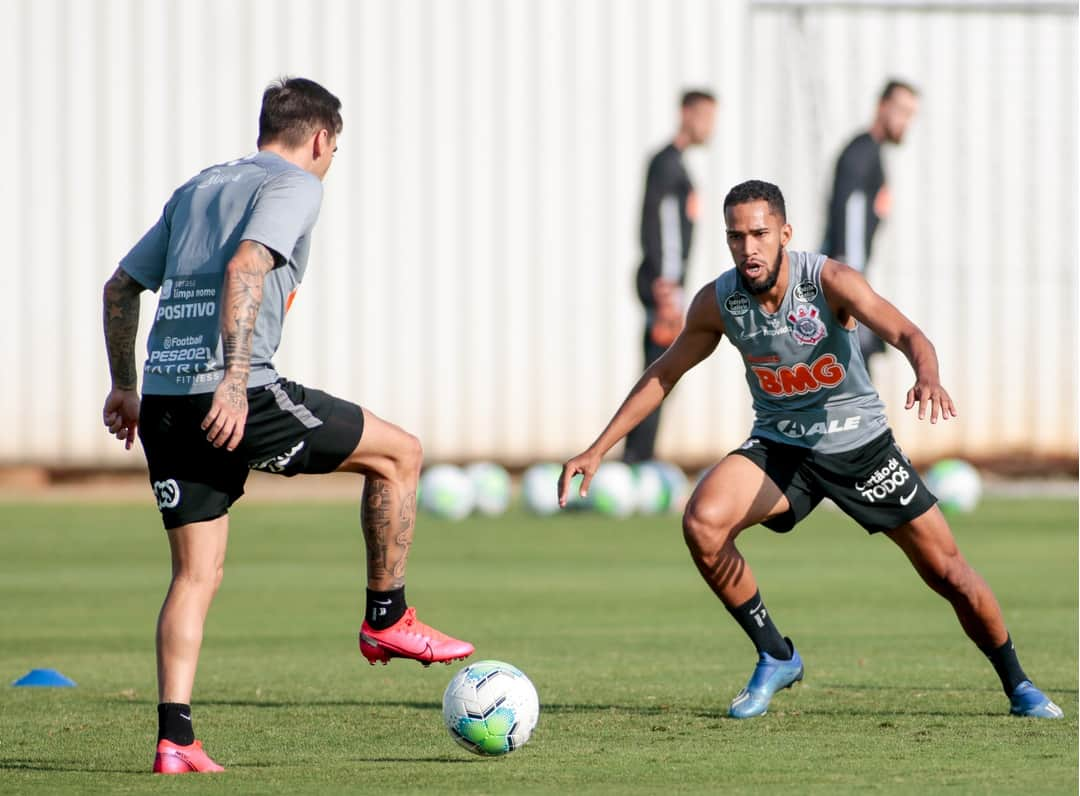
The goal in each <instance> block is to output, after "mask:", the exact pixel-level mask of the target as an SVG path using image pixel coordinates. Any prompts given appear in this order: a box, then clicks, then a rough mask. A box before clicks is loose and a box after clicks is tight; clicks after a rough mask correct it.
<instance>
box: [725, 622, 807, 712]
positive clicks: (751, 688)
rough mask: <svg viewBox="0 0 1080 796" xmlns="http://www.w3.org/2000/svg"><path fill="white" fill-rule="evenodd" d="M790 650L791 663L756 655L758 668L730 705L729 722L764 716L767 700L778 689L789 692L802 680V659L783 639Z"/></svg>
mask: <svg viewBox="0 0 1080 796" xmlns="http://www.w3.org/2000/svg"><path fill="white" fill-rule="evenodd" d="M784 641H786V642H787V645H788V647H790V648H791V660H788V661H780V660H777V659H776V658H774V657H773V656H772V655H770V654H769V653H767V652H762V653H759V654H758V664H757V666H755V667H754V673H753V674H752V675H751V676H750V682H749V683H747V684H746V688H744V689H743V690H742V691H740V692H739V695H738V696H737V697H735V699H733V700H732V702H731V707H730V708H728V715H729V716H730V717H731V718H733V719H750V718H753V717H754V716H764V715H765V713H766V711H768V709H769V700H771V699H772V696H773V694H775V693H776V692H777V691H779V690H780V689H782V688H791V686H793V685H795V683H797V682H799V681H800V680H801V679H802V678H803V665H802V658H800V657H799V652H798V650H796V649H795V645H794V644H792V643H791V639H789V638H785V639H784Z"/></svg>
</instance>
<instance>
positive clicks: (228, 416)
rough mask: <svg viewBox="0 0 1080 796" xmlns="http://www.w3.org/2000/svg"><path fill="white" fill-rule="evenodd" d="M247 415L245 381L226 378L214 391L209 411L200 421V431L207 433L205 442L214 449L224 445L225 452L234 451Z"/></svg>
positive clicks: (240, 438)
mask: <svg viewBox="0 0 1080 796" xmlns="http://www.w3.org/2000/svg"><path fill="white" fill-rule="evenodd" d="M247 413H248V401H247V379H246V378H244V379H240V378H230V377H228V376H226V377H225V380H224V381H223V382H221V384H219V385H218V386H217V389H216V390H214V400H213V402H212V403H211V404H210V411H209V412H207V413H206V417H205V418H203V421H202V430H203V431H205V432H207V433H206V439H207V441H209V442H210V444H212V445H213V446H214V447H215V448H220V447H222V446H223V445H224V446H225V450H228V451H234V450H236V446H237V445H239V444H240V440H242V439H243V438H244V426H246V425H247Z"/></svg>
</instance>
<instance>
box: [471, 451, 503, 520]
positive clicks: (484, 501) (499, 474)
mask: <svg viewBox="0 0 1080 796" xmlns="http://www.w3.org/2000/svg"><path fill="white" fill-rule="evenodd" d="M465 474H466V475H467V476H469V480H470V481H472V485H473V495H474V497H475V498H476V510H477V511H479V512H480V513H481V514H486V515H487V516H489V517H497V516H499V515H500V514H504V513H505V512H506V510H507V508H509V506H510V496H511V489H510V473H508V472H506V469H505V468H503V467H501V466H499V465H497V464H495V463H494V462H476V463H475V464H470V465H469V466H468V467H466V468H465Z"/></svg>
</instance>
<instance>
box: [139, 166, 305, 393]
mask: <svg viewBox="0 0 1080 796" xmlns="http://www.w3.org/2000/svg"><path fill="white" fill-rule="evenodd" d="M321 203H322V183H321V182H320V181H319V179H318V178H317V177H316V176H315V175H313V174H309V173H308V172H306V171H304V170H303V169H301V168H300V167H298V166H294V165H293V164H292V163H289V162H288V161H286V160H285V159H283V158H282V157H280V156H278V155H276V154H274V153H272V152H258V153H256V154H254V155H250V156H248V157H246V158H242V159H240V160H233V161H230V162H228V163H223V164H221V165H219V166H211V167H210V168H208V169H206V170H204V171H202V172H201V173H199V174H198V175H196V176H195V177H193V178H192V179H190V180H188V181H187V182H186V183H184V184H183V185H182V186H180V187H179V188H177V189H176V192H175V193H173V195H172V197H171V198H170V199H169V201H168V203H166V205H165V210H164V212H163V213H162V214H161V218H160V219H159V220H158V222H157V223H156V224H155V225H154V226H153V227H151V228H150V230H149V231H148V232H147V233H146V234H145V235H143V237H142V239H141V240H140V241H139V242H138V243H136V244H135V246H134V247H133V248H132V250H131V251H130V252H128V254H127V256H125V257H124V259H123V260H121V261H120V267H121V268H123V269H124V271H126V272H127V273H128V274H129V275H130V276H131V277H132V279H134V280H135V281H136V282H138V283H139V284H141V285H142V286H143V287H146V288H148V289H150V290H154V291H157V290H158V289H159V288H160V290H161V292H160V295H159V296H158V306H157V312H156V314H155V315H154V325H153V327H152V328H151V329H150V337H149V339H148V340H147V344H146V352H147V359H146V364H145V365H144V366H143V393H144V394H148V395H188V394H191V393H203V392H212V391H213V390H214V389H215V388H216V387H217V385H218V384H219V383H220V382H221V379H222V376H223V375H224V366H225V358H224V355H223V353H222V346H221V335H220V327H219V322H218V317H219V312H220V308H221V299H222V295H221V294H222V286H223V282H224V277H225V266H226V265H227V264H228V262H229V260H230V259H231V258H232V256H233V255H234V254H235V253H236V249H237V247H238V246H239V245H240V242H241V241H243V240H251V241H256V242H258V243H261V244H263V245H264V246H266V247H267V248H268V249H270V250H271V251H272V252H274V253H275V254H276V255H277V257H276V259H277V266H276V267H275V268H274V270H272V271H271V272H270V273H269V274H267V276H266V279H265V281H264V282H263V297H262V304H261V305H260V307H259V317H258V318H257V319H256V321H255V338H254V340H253V342H252V350H251V377H250V379H249V380H248V386H249V387H260V386H262V385H265V384H270V383H271V382H273V381H276V380H277V378H278V375H277V373H276V371H275V370H274V366H273V363H272V362H271V359H272V358H273V356H274V352H276V351H277V348H278V344H279V343H280V342H281V325H282V323H283V322H284V320H285V313H286V311H287V310H288V305H289V302H290V301H291V298H292V294H293V292H294V291H295V290H296V288H297V286H298V285H299V284H300V281H301V280H302V279H303V278H304V271H305V270H307V259H308V248H309V246H310V242H311V230H312V228H313V227H314V226H315V221H316V219H318V217H319V206H320V205H321Z"/></svg>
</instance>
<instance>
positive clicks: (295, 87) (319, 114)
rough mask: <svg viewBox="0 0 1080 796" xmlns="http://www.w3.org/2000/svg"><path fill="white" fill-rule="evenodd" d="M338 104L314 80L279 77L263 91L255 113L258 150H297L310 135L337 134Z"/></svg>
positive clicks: (335, 98) (338, 102)
mask: <svg viewBox="0 0 1080 796" xmlns="http://www.w3.org/2000/svg"><path fill="white" fill-rule="evenodd" d="M341 128H342V122H341V100H339V99H338V98H337V97H335V96H334V95H333V94H331V93H330V92H329V91H327V90H326V89H325V88H323V87H322V86H320V85H319V84H318V83H316V82H315V81H314V80H308V79H307V78H303V77H283V78H281V79H279V80H275V81H274V82H273V83H271V84H270V85H269V86H267V87H266V91H264V92H263V97H262V110H261V111H259V146H263V145H264V144H269V143H271V142H273V141H278V142H280V143H281V144H283V145H284V146H287V147H290V148H291V147H298V146H300V145H301V144H303V143H304V140H305V139H306V138H307V137H308V136H309V135H311V134H312V133H314V132H317V131H319V130H328V131H329V132H330V133H331V135H335V136H336V135H338V134H339V133H340V132H341Z"/></svg>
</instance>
